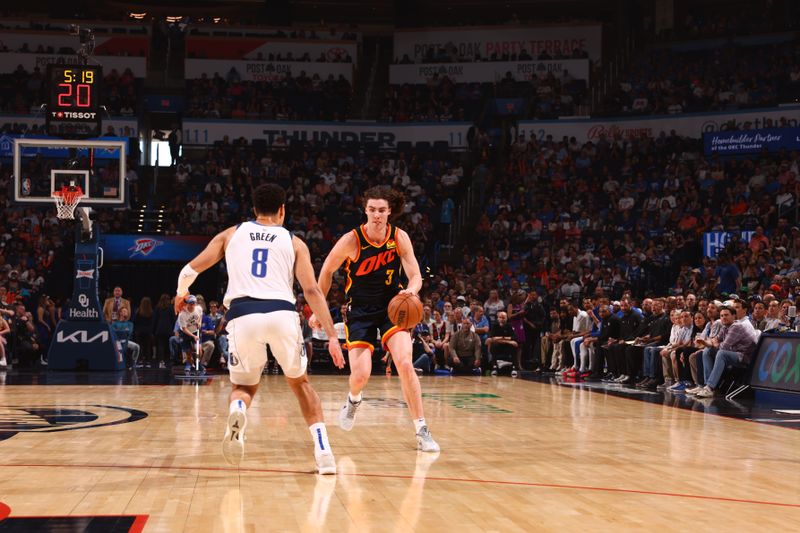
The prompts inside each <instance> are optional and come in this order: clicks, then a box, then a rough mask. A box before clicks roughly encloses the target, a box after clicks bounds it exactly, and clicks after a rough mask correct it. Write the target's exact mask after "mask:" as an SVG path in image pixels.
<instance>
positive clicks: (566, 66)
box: [389, 59, 589, 85]
mask: <svg viewBox="0 0 800 533" xmlns="http://www.w3.org/2000/svg"><path fill="white" fill-rule="evenodd" d="M509 72H510V73H511V75H512V76H513V78H514V79H515V80H517V81H530V80H532V79H534V77H537V78H545V77H547V76H548V75H549V74H552V75H553V76H554V77H556V78H559V79H560V78H562V77H563V76H564V75H565V73H568V74H569V75H570V76H571V77H572V78H573V79H576V80H587V81H588V80H589V60H588V59H564V60H554V61H496V62H495V61H493V62H488V63H427V64H418V65H391V66H390V67H389V82H390V83H393V84H396V85H401V84H404V83H410V84H415V85H419V84H424V83H425V82H427V81H428V80H429V79H431V78H432V77H433V76H434V75H438V76H439V77H440V78H442V77H444V76H447V77H448V78H450V79H451V80H452V81H453V82H455V83H473V82H478V83H483V82H495V81H499V80H500V79H502V78H505V76H506V74H507V73H509Z"/></svg>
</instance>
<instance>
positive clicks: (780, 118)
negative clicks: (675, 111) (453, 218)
mask: <svg viewBox="0 0 800 533" xmlns="http://www.w3.org/2000/svg"><path fill="white" fill-rule="evenodd" d="M797 127H800V106H786V107H778V108H771V109H758V110H754V111H729V112H722V113H692V114H685V115H659V116H652V117H646V116H645V117H636V118H627V117H626V118H598V119H591V118H579V119H564V120H537V121H532V120H531V121H522V122H520V123H519V133H524V134H525V135H526V137H527V138H530V137H531V136H534V137H536V138H537V139H540V140H544V139H545V138H546V137H547V136H548V135H552V136H553V138H554V139H556V140H561V138H562V137H575V139H576V140H577V141H578V142H579V143H585V142H587V141H592V142H595V143H596V142H597V141H598V140H599V139H600V138H601V137H605V138H606V139H609V140H611V139H615V138H622V139H624V138H639V137H658V135H659V134H660V133H662V132H663V133H665V134H667V135H669V133H670V131H673V130H674V131H675V133H677V134H678V135H681V136H687V137H692V138H695V139H699V138H700V137H701V136H702V134H703V133H710V132H715V131H731V130H757V129H761V128H797Z"/></svg>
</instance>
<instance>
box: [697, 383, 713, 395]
mask: <svg viewBox="0 0 800 533" xmlns="http://www.w3.org/2000/svg"><path fill="white" fill-rule="evenodd" d="M714 395H715V393H714V389H712V388H711V387H709V386H708V385H706V386H705V387H703V389H702V390H700V391H698V392H697V393H696V394H695V396H697V397H698V398H713V397H714Z"/></svg>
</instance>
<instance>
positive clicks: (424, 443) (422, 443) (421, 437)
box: [417, 426, 440, 453]
mask: <svg viewBox="0 0 800 533" xmlns="http://www.w3.org/2000/svg"><path fill="white" fill-rule="evenodd" d="M417 449H418V450H420V451H423V452H432V453H433V452H438V451H440V449H439V445H438V444H437V443H436V441H435V440H433V437H432V436H431V432H430V430H429V429H428V426H422V427H421V428H419V432H418V433H417Z"/></svg>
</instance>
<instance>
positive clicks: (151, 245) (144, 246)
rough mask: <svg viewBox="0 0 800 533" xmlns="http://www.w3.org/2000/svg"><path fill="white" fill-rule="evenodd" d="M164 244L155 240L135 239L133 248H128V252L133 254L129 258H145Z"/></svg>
mask: <svg viewBox="0 0 800 533" xmlns="http://www.w3.org/2000/svg"><path fill="white" fill-rule="evenodd" d="M162 244H164V241H157V240H155V239H136V240H135V241H134V242H133V246H131V247H130V248H128V251H129V252H133V253H132V254H131V255H130V257H134V256H136V255H143V256H145V257H147V256H148V255H150V254H151V253H152V251H153V250H155V249H156V248H158V247H159V246H161V245H162Z"/></svg>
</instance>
